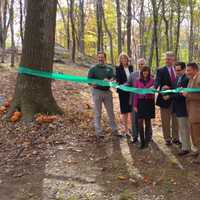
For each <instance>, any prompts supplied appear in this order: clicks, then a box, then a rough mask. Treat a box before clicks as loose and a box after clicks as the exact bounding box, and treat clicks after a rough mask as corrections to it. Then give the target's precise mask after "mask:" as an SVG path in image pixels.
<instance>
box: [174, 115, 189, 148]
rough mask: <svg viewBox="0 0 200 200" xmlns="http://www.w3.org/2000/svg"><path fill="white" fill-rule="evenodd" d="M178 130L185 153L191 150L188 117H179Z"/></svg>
mask: <svg viewBox="0 0 200 200" xmlns="http://www.w3.org/2000/svg"><path fill="white" fill-rule="evenodd" d="M177 121H178V128H179V137H180V140H181V143H182V150H183V151H190V150H191V143H190V133H189V122H188V118H187V117H177Z"/></svg>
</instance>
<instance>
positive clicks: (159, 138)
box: [154, 134, 184, 170]
mask: <svg viewBox="0 0 200 200" xmlns="http://www.w3.org/2000/svg"><path fill="white" fill-rule="evenodd" d="M154 142H155V143H156V144H157V145H158V148H159V149H160V151H162V153H163V154H164V155H166V156H167V158H168V159H169V160H170V161H171V163H173V164H176V165H177V166H178V167H179V168H180V169H181V170H184V167H183V165H182V164H181V163H180V162H179V160H178V159H177V158H176V156H175V155H174V154H173V153H172V152H171V150H170V148H168V147H167V146H166V145H165V144H164V143H163V138H162V136H160V135H158V134H156V137H154Z"/></svg>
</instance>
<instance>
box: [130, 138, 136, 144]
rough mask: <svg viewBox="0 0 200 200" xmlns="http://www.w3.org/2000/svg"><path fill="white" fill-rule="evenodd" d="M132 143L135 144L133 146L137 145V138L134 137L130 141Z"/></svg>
mask: <svg viewBox="0 0 200 200" xmlns="http://www.w3.org/2000/svg"><path fill="white" fill-rule="evenodd" d="M130 142H131V143H133V144H135V143H137V142H138V139H137V138H133V137H132V138H131V139H130Z"/></svg>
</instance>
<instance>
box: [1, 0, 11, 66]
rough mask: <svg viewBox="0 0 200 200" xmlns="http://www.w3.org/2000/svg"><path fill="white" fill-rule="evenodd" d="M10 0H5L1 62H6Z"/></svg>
mask: <svg viewBox="0 0 200 200" xmlns="http://www.w3.org/2000/svg"><path fill="white" fill-rule="evenodd" d="M7 15H8V0H5V1H4V4H3V22H2V24H3V31H2V55H1V63H4V60H5V48H6V39H7V33H8V27H9V25H10V17H9V18H8V16H7Z"/></svg>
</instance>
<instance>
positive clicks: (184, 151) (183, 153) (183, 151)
mask: <svg viewBox="0 0 200 200" xmlns="http://www.w3.org/2000/svg"><path fill="white" fill-rule="evenodd" d="M188 153H190V151H188V150H182V151H180V152H179V153H178V155H179V156H185V155H187V154H188Z"/></svg>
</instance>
